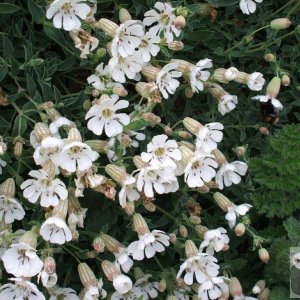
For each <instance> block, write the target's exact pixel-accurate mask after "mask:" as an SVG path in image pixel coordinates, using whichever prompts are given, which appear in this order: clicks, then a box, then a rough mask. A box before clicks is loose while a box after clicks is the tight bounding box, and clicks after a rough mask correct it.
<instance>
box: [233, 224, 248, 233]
mask: <svg viewBox="0 0 300 300" xmlns="http://www.w3.org/2000/svg"><path fill="white" fill-rule="evenodd" d="M245 231H246V227H245V225H244V224H243V223H239V224H237V225H236V226H235V228H234V232H235V234H236V236H243V235H244V234H245Z"/></svg>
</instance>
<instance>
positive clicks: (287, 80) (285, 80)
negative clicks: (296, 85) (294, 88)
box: [281, 74, 291, 86]
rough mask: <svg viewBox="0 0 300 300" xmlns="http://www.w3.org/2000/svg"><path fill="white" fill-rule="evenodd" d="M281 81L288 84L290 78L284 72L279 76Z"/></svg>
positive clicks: (285, 84) (284, 84)
mask: <svg viewBox="0 0 300 300" xmlns="http://www.w3.org/2000/svg"><path fill="white" fill-rule="evenodd" d="M281 83H282V85H283V86H289V85H290V83H291V79H290V77H289V76H288V75H286V74H284V75H283V76H282V77H281Z"/></svg>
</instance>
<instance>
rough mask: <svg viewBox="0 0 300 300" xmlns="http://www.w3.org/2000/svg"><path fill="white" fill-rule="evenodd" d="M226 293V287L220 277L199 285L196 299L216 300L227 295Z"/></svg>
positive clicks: (227, 289)
mask: <svg viewBox="0 0 300 300" xmlns="http://www.w3.org/2000/svg"><path fill="white" fill-rule="evenodd" d="M228 291H229V288H228V285H227V284H226V283H224V280H223V278H222V277H211V278H210V279H208V280H206V281H205V282H203V283H202V284H201V285H200V287H199V290H198V297H199V299H201V300H216V299H220V297H221V296H222V295H224V294H225V295H227V294H228Z"/></svg>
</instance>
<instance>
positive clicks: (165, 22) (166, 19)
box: [160, 14, 170, 25]
mask: <svg viewBox="0 0 300 300" xmlns="http://www.w3.org/2000/svg"><path fill="white" fill-rule="evenodd" d="M160 22H161V23H162V24H163V25H168V24H169V23H170V17H169V16H168V15H165V14H163V15H161V17H160Z"/></svg>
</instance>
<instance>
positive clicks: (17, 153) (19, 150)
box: [14, 141, 23, 159]
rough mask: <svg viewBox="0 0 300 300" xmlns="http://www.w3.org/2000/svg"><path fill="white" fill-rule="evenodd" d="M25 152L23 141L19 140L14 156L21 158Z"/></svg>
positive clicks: (15, 146)
mask: <svg viewBox="0 0 300 300" xmlns="http://www.w3.org/2000/svg"><path fill="white" fill-rule="evenodd" d="M22 153H23V143H22V142H21V141H17V142H16V143H15V145H14V156H15V158H17V159H18V158H20V157H21V156H22Z"/></svg>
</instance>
